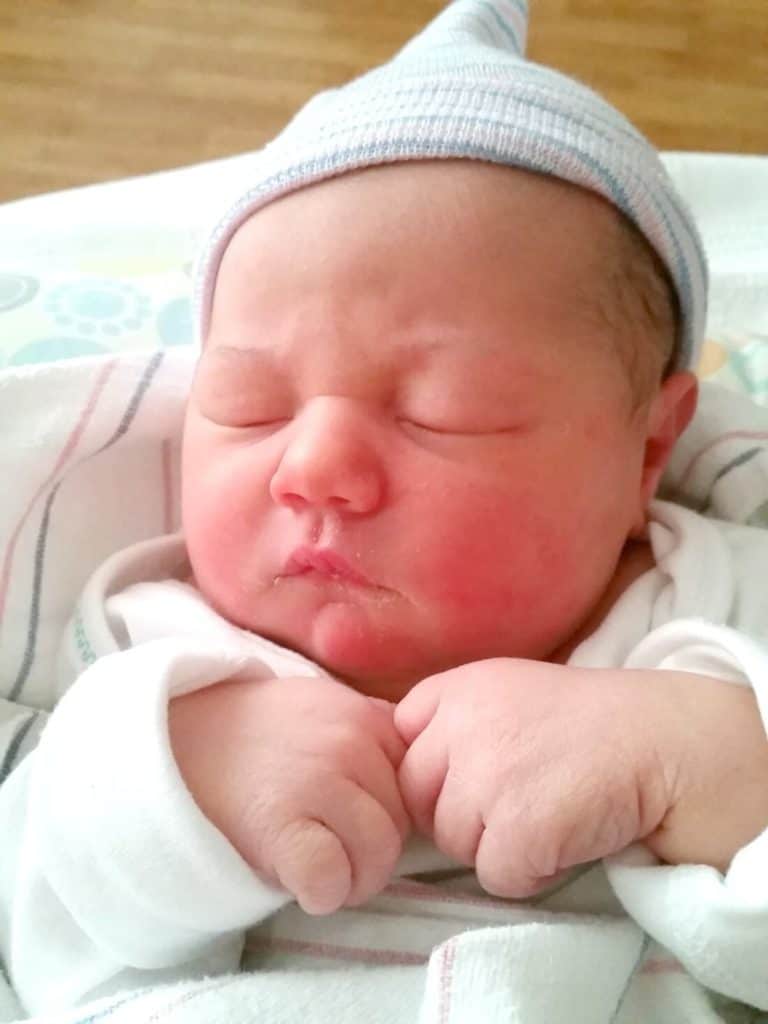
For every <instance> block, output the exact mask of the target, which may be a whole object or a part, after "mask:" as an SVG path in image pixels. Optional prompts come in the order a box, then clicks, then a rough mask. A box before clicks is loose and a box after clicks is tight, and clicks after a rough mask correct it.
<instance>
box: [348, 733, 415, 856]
mask: <svg viewBox="0 0 768 1024" xmlns="http://www.w3.org/2000/svg"><path fill="white" fill-rule="evenodd" d="M348 774H349V775H350V777H351V778H352V780H353V781H354V782H356V783H357V784H358V786H360V788H361V789H363V790H365V792H366V793H369V794H370V795H371V796H372V797H373V798H374V800H376V801H378V803H379V804H381V806H382V807H383V808H384V810H385V811H386V812H387V814H388V815H389V816H390V818H391V819H392V822H393V824H394V826H395V828H396V829H397V831H398V833H399V834H400V838H401V840H402V841H403V842H405V840H406V839H407V837H408V834H409V832H410V831H411V819H410V818H409V817H408V812H407V811H406V809H405V804H404V802H403V798H402V795H401V793H400V787H399V786H398V784H397V775H396V774H395V771H394V769H393V767H392V764H391V763H390V761H389V759H388V758H387V757H386V755H385V753H384V751H383V750H381V748H379V747H377V746H375V745H372V746H369V747H368V748H367V749H366V750H365V754H364V756H361V757H359V758H358V759H357V760H356V762H355V763H354V764H353V765H351V766H350V768H349V769H348Z"/></svg>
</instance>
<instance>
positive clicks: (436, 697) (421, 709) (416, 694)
mask: <svg viewBox="0 0 768 1024" xmlns="http://www.w3.org/2000/svg"><path fill="white" fill-rule="evenodd" d="M446 675H447V673H440V674H439V675H436V676H428V677H427V678H426V679H422V680H421V682H420V683H417V684H416V685H415V686H414V688H413V689H412V690H411V691H410V693H408V694H406V695H405V697H403V699H402V700H401V701H400V703H399V704H398V705H397V707H396V708H395V727H396V728H397V731H398V732H399V733H400V735H401V736H402V738H403V740H404V741H405V742H406V744H407V745H408V746H410V745H411V744H412V743H413V741H414V740H415V739H416V737H417V736H418V735H420V733H422V732H423V731H424V730H425V729H426V727H427V726H428V725H429V723H430V722H431V721H432V719H433V718H434V715H435V712H436V711H437V709H438V707H439V706H440V697H441V695H442V692H443V688H444V686H445V677H446Z"/></svg>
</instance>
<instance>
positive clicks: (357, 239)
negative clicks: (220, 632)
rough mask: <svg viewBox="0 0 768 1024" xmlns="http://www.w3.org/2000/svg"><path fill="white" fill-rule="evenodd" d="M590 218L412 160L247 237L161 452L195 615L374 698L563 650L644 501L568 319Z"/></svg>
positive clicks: (230, 267) (595, 371)
mask: <svg viewBox="0 0 768 1024" xmlns="http://www.w3.org/2000/svg"><path fill="white" fill-rule="evenodd" d="M614 216H615V215H614V214H613V213H612V212H611V211H610V210H609V209H607V208H606V207H604V205H603V204H602V203H601V202H600V201H599V200H597V199H594V198H593V197H591V196H589V195H587V194H582V193H580V192H579V191H578V190H576V189H574V188H571V187H569V186H564V185H561V184H560V183H557V182H549V181H546V180H541V179H539V178H536V177H534V176H531V175H528V174H525V173H523V172H514V171H510V170H508V169H501V168H495V167H490V166H487V165H482V164H476V165H470V164H467V163H461V164H458V163H451V164H444V163H429V164H426V163H421V164H414V165H397V166H390V167H386V168H378V169H374V170H367V171H365V172H363V173H359V174H355V175H348V176H345V177H342V178H338V179H335V180H333V181H330V182H327V183H324V184H322V185H318V186H314V187H312V188H308V189H305V190H304V191H301V192H297V193H294V194H293V195H290V196H289V197H287V198H285V199H283V200H280V201H278V202H275V203H273V204H271V205H270V206H268V207H266V208H265V209H264V210H263V211H261V212H259V213H257V214H256V215H255V216H254V217H252V218H251V219H250V220H249V221H248V222H247V223H246V224H245V225H244V226H243V227H242V228H241V229H240V230H239V231H238V232H237V234H236V235H235V237H234V239H233V240H232V242H231V244H230V245H229V247H228V249H227V251H226V253H225V256H224V259H223V262H222V265H221V270H220V274H219V277H218V281H217V286H216V292H215V297H214V305H213V312H212V322H211V329H210V333H209V337H208V339H207V343H206V346H205V350H204V352H203V355H202V358H201V360H200V365H199V369H198V372H197V376H196V381H195V385H194V389H193V394H192V397H191V400H190V404H189V409H188V415H187V423H186V432H185V445H184V465H183V521H184V530H185V533H186V538H187V543H188V548H189V553H190V557H191V560H192V565H193V568H194V572H195V577H196V581H197V585H198V586H199V587H200V589H201V590H202V592H203V593H204V594H205V595H206V596H207V598H208V599H209V600H210V601H211V603H212V604H213V605H214V606H215V607H216V608H218V609H219V611H220V612H221V613H222V614H223V615H225V616H226V617H227V618H229V619H231V620H232V621H234V622H236V623H238V624H239V625H241V626H243V627H246V628H247V629H251V630H254V631H255V632H257V633H259V634H262V635H265V636H267V637H269V638H272V639H274V640H276V641H278V642H279V643H281V644H284V645H286V646H289V647H292V648H294V649H297V650H299V651H301V652H303V653H305V654H306V655H308V656H309V657H310V658H312V659H313V660H316V661H318V662H320V663H321V664H323V665H325V666H326V667H327V668H328V669H329V670H330V671H331V672H333V673H335V674H337V675H339V676H340V677H342V678H345V679H347V680H348V681H350V682H351V683H353V685H355V686H357V687H358V688H360V689H362V690H364V691H365V692H368V693H371V694H373V695H376V696H384V697H387V698H388V699H391V700H396V699H398V698H399V697H400V696H402V695H403V694H404V693H405V692H407V690H408V689H409V688H410V687H411V686H412V685H413V684H414V683H415V682H417V681H418V680H419V679H421V678H423V677H424V676H426V675H429V674H431V673H433V672H436V671H439V670H442V669H444V668H447V667H449V666H453V665H456V664H460V663H465V662H468V661H473V660H477V659H481V658H487V657H494V656H511V657H529V658H547V657H548V656H549V655H551V654H552V652H553V651H555V650H556V649H557V648H558V647H559V646H560V645H561V644H563V643H564V642H566V641H567V639H568V638H569V637H571V636H572V635H573V633H574V632H575V631H576V629H577V628H578V626H579V625H580V624H581V623H582V622H583V621H584V620H585V618H586V617H587V616H588V615H589V613H590V612H591V610H592V609H593V608H594V607H595V605H596V603H597V602H598V600H599V598H600V596H601V595H602V593H603V592H604V590H605V588H606V586H607V584H608V582H609V581H610V579H611V576H612V574H613V572H614V569H615V566H616V563H617V559H618V557H619V555H620V552H621V549H622V547H623V545H624V543H625V541H626V539H627V536H628V535H629V534H630V533H631V531H632V530H633V528H634V527H635V525H636V524H637V523H638V522H639V521H640V520H641V518H642V508H643V504H644V501H645V499H646V498H647V495H646V494H644V493H643V484H642V456H643V442H644V434H643V429H642V425H641V423H640V420H641V419H642V417H638V416H635V415H633V413H632V403H631V399H630V395H629V389H628V386H627V382H626V379H625V371H624V369H623V367H622V365H621V363H620V360H619V358H618V357H617V356H616V354H615V351H614V348H613V345H612V343H611V341H610V340H609V339H607V338H606V337H602V338H601V337H599V334H600V330H601V329H600V327H599V326H598V324H597V320H596V318H595V317H593V316H590V315H587V314H586V313H585V309H586V307H587V305H588V301H589V295H590V294H591V291H592V286H593V285H594V280H595V279H594V275H595V274H597V273H599V272H600V271H599V265H598V264H599V259H600V254H601V252H603V253H604V252H605V247H607V241H606V240H607V239H608V238H609V233H610V232H611V231H612V230H613V224H612V223H611V218H612V217H614ZM596 254H597V255H596ZM603 330H604V331H605V332H607V330H608V328H607V327H606V328H604V329H603Z"/></svg>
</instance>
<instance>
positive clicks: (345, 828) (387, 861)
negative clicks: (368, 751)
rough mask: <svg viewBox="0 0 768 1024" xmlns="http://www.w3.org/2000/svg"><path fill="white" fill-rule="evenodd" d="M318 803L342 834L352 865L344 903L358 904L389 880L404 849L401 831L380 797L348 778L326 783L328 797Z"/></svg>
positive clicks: (336, 832)
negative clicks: (331, 784)
mask: <svg viewBox="0 0 768 1024" xmlns="http://www.w3.org/2000/svg"><path fill="white" fill-rule="evenodd" d="M317 806H318V812H319V813H318V817H319V818H320V819H321V820H322V821H323V823H324V824H325V825H326V826H327V827H328V828H329V829H330V830H331V831H332V832H333V834H334V835H335V836H336V837H337V838H338V840H339V842H340V844H341V846H342V848H343V850H344V852H345V854H346V856H347V860H348V862H349V864H350V867H351V884H350V887H349V892H348V895H347V897H346V899H345V901H344V903H345V905H346V906H357V905H358V904H360V903H363V902H365V900H367V899H370V898H371V897H372V896H375V895H376V894H377V893H378V892H380V891H381V890H382V889H383V888H384V886H385V885H386V884H387V882H389V880H390V878H391V876H392V872H393V870H394V868H395V865H396V864H397V861H398V858H399V857H400V853H401V851H402V846H403V844H402V839H401V837H400V832H399V831H398V829H397V827H396V826H395V823H394V822H393V820H392V818H391V817H390V816H389V814H388V813H387V811H386V810H385V809H384V808H383V807H382V806H381V804H380V803H379V802H378V800H376V799H375V797H373V796H371V795H370V793H368V792H366V791H365V790H364V789H362V788H361V787H360V786H358V785H357V783H355V782H352V781H350V780H348V779H339V780H338V782H337V783H335V784H334V785H333V786H328V787H325V798H324V799H322V800H321V801H320V802H319V803H318V805H317Z"/></svg>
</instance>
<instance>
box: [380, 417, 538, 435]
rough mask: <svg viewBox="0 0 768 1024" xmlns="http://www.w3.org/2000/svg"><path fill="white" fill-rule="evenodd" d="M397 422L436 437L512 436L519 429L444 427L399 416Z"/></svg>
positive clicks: (515, 427) (511, 427)
mask: <svg viewBox="0 0 768 1024" xmlns="http://www.w3.org/2000/svg"><path fill="white" fill-rule="evenodd" d="M398 422H399V423H401V424H406V425H408V426H409V427H413V428H414V429H415V430H419V431H423V432H424V433H426V434H434V435H435V436H436V437H493V436H498V435H501V434H513V433H516V432H517V431H518V430H519V429H520V428H519V427H518V426H510V427H484V428H482V429H469V428H468V427H444V426H436V425H434V424H428V423H422V422H420V421H419V420H415V419H412V418H411V417H409V416H401V417H399V418H398Z"/></svg>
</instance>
